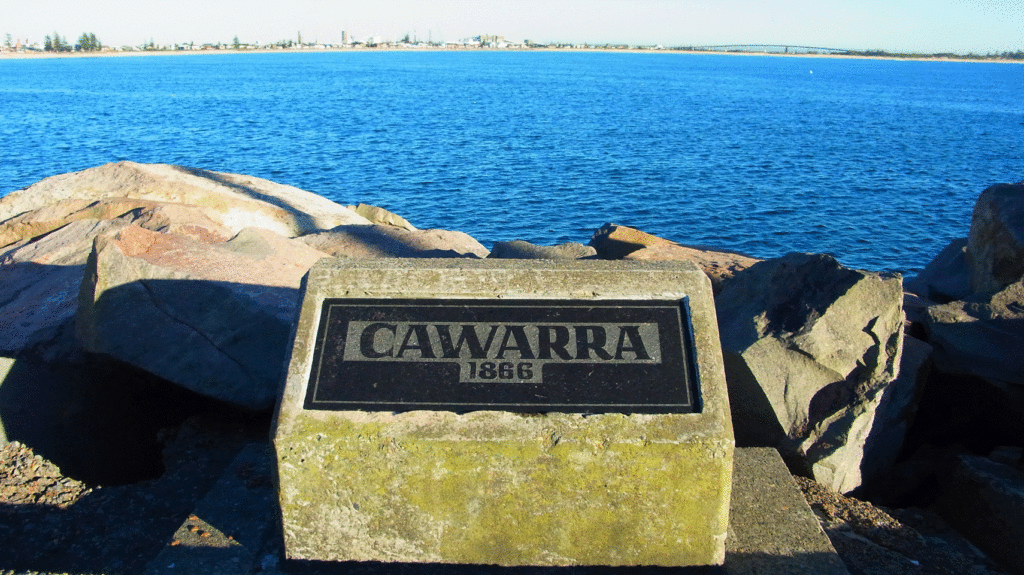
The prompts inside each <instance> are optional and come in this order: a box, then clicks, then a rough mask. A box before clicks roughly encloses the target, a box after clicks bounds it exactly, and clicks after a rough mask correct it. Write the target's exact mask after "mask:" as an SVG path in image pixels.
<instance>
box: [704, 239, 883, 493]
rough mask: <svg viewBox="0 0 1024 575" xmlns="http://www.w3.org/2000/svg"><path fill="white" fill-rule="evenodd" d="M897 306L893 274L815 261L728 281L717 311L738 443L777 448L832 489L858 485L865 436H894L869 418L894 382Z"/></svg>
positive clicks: (802, 258) (764, 268) (755, 269)
mask: <svg viewBox="0 0 1024 575" xmlns="http://www.w3.org/2000/svg"><path fill="white" fill-rule="evenodd" d="M902 301H903V291H902V281H901V278H900V277H899V276H883V275H880V274H875V273H868V272H862V271H857V270H852V269H848V268H845V267H843V266H842V265H840V264H839V263H838V262H837V261H836V260H835V259H834V258H832V257H831V256H827V255H821V254H817V255H816V254H789V255H786V256H784V257H782V258H777V259H773V260H766V261H763V262H760V263H757V264H754V265H753V266H751V267H750V268H748V269H746V270H744V271H742V272H740V273H738V274H736V276H735V277H734V278H733V279H732V280H731V281H730V282H728V283H727V284H726V286H725V289H724V290H723V291H722V293H721V294H719V296H718V297H717V298H716V307H717V308H718V323H719V330H720V332H721V338H722V353H723V356H724V359H725V368H726V379H727V381H728V385H729V396H730V404H731V406H732V410H733V425H734V427H735V433H736V440H737V444H738V445H741V446H744V445H751V446H758V445H759V446H772V447H776V448H778V449H779V450H780V452H782V453H783V455H784V456H785V457H787V458H788V459H789V460H790V461H791V462H792V461H797V462H799V464H800V465H802V466H804V467H805V468H806V470H807V471H809V472H810V473H812V474H813V476H814V478H815V480H816V481H818V482H819V483H822V484H824V485H827V486H829V487H831V488H832V489H834V490H836V491H840V492H849V491H851V490H853V489H855V488H856V487H858V486H859V485H860V484H861V483H862V475H861V466H862V465H863V464H864V460H865V459H866V458H867V459H870V458H871V454H870V453H866V452H865V444H866V442H867V441H868V437H869V435H872V434H876V433H882V434H884V433H889V432H890V431H892V430H886V429H879V426H876V425H875V419H876V418H875V416H876V413H877V411H878V409H879V406H880V405H881V404H882V402H883V399H884V398H885V397H886V393H885V390H886V388H887V387H888V386H889V384H890V382H892V381H893V380H894V379H895V378H896V376H897V374H898V369H899V362H900V357H901V352H902V347H903V310H902ZM894 395H895V394H894ZM894 395H890V397H893V396H894ZM901 440H902V438H901V437H900V438H895V437H894V438H893V441H901Z"/></svg>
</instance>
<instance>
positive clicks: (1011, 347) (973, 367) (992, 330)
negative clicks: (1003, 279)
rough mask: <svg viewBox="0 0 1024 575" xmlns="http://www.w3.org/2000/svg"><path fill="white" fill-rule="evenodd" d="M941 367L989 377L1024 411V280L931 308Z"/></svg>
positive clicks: (930, 327) (930, 322) (929, 328)
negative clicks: (993, 291) (990, 291)
mask: <svg viewBox="0 0 1024 575" xmlns="http://www.w3.org/2000/svg"><path fill="white" fill-rule="evenodd" d="M926 322H927V323H926V327H927V331H928V335H929V340H930V343H931V344H932V345H933V346H934V347H935V363H936V367H937V368H938V369H939V370H940V371H943V372H945V373H952V374H968V375H975V376H978V377H981V378H983V379H984V380H986V381H988V382H989V383H991V384H993V385H995V386H996V387H997V388H999V389H1001V390H1002V391H1003V393H1004V394H1005V395H1006V396H1007V399H1008V400H1010V401H1011V402H1012V404H1013V405H1014V407H1015V408H1016V409H1017V410H1018V411H1022V412H1024V280H1018V281H1016V282H1014V283H1011V284H1010V285H1008V286H1006V287H1005V288H1003V289H1002V290H1001V291H999V292H997V293H994V294H993V293H988V294H986V293H979V294H975V295H973V296H971V297H969V298H967V299H965V300H958V301H954V302H950V303H947V304H943V305H934V306H930V307H929V308H928V309H927V318H926Z"/></svg>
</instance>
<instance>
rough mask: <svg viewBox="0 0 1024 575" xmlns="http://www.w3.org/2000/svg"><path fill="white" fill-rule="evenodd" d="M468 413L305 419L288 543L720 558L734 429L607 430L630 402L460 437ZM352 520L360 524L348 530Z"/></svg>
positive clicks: (444, 554) (554, 559) (296, 441)
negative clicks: (723, 432) (715, 435)
mask: <svg viewBox="0 0 1024 575" xmlns="http://www.w3.org/2000/svg"><path fill="white" fill-rule="evenodd" d="M339 415H340V414H339ZM494 416H495V418H496V419H503V418H502V417H500V414H494ZM381 417H382V418H383V417H385V416H381ZM391 417H392V418H393V419H401V416H391ZM457 417H458V416H456V417H455V418H453V419H454V420H453V421H449V422H448V424H449V425H448V428H447V432H446V435H447V437H446V438H439V437H438V436H437V435H436V429H434V428H433V427H432V426H431V425H426V426H424V428H423V429H421V430H419V431H421V432H420V433H418V432H417V430H416V429H411V428H410V426H409V425H408V424H401V423H398V422H395V423H394V424H393V425H392V426H389V425H387V424H386V423H385V422H383V421H379V420H377V421H374V420H372V419H370V420H367V419H368V418H365V417H359V416H357V417H354V418H352V419H347V418H344V417H336V418H334V419H332V425H331V426H330V427H326V426H324V425H323V422H321V421H319V420H316V419H312V420H310V421H306V422H301V423H300V422H299V421H296V422H295V423H296V427H293V429H292V432H293V433H292V435H291V436H290V437H289V438H287V439H285V440H283V441H282V440H279V441H278V442H277V450H278V460H279V468H280V473H281V485H283V486H286V489H285V491H283V492H282V498H281V500H282V514H283V516H284V518H285V529H286V533H291V534H292V535H293V536H294V537H293V539H292V544H291V545H289V549H288V552H289V555H291V556H293V557H296V558H298V557H304V556H306V553H307V552H308V553H309V554H310V556H312V555H314V554H315V556H317V557H319V558H321V559H323V558H330V559H337V560H380V559H381V558H385V560H386V558H388V557H392V558H394V560H400V561H441V562H452V563H498V564H503V565H574V564H594V565H640V564H643V565H691V564H710V563H716V562H719V561H720V560H721V557H720V555H721V552H722V551H721V549H722V541H723V540H724V536H725V532H726V530H727V526H728V521H727V512H726V510H727V509H728V486H729V485H730V480H731V470H732V467H731V463H732V445H731V442H730V441H722V440H715V439H712V438H703V439H696V440H694V441H690V442H684V443H679V442H665V441H659V442H652V441H644V440H639V439H638V438H634V437H630V436H626V437H622V436H616V435H614V434H608V433H606V432H608V431H609V427H610V428H616V427H620V428H621V427H623V426H625V427H630V425H628V424H627V423H628V420H629V418H628V417H625V416H594V417H591V418H586V419H588V420H595V421H591V423H593V424H594V425H592V426H584V427H576V428H575V429H574V428H573V427H574V426H570V425H564V422H573V421H574V420H576V419H581V418H578V417H577V418H573V417H571V416H563V415H552V416H544V417H541V418H530V421H529V422H527V423H528V424H532V425H527V426H528V427H536V428H541V429H544V428H547V429H550V428H552V427H559V428H560V429H558V430H557V431H555V432H552V433H549V434H536V435H535V436H534V437H532V438H525V437H522V436H521V434H516V433H513V434H511V435H513V436H514V437H509V438H505V439H502V438H496V437H493V436H491V437H485V438H478V437H473V436H471V435H465V436H463V437H453V432H454V433H455V434H457V433H458V431H459V429H458V424H457ZM546 417H551V420H550V421H547V422H545V421H544V418H546ZM663 417H666V418H667V419H673V418H674V416H663ZM601 419H604V420H607V421H604V422H603V423H604V425H601V424H600V423H598V421H599V420H601ZM559 420H561V421H562V422H563V425H561V426H559V425H557V424H558V423H559ZM396 429H398V430H401V431H400V433H397V434H396V433H395V430H396ZM545 431H546V429H545ZM516 435H519V436H518V437H515V436H516ZM328 478H329V479H328ZM325 479H327V480H326V481H325ZM341 523H347V526H345V528H344V531H345V533H346V534H347V536H346V537H341V538H339V537H338V536H337V533H338V528H339V526H340V524H341Z"/></svg>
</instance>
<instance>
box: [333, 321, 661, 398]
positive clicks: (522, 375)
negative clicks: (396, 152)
mask: <svg viewBox="0 0 1024 575" xmlns="http://www.w3.org/2000/svg"><path fill="white" fill-rule="evenodd" d="M345 340H346V341H347V342H356V341H358V342H359V345H346V347H345V356H344V357H345V360H346V361H382V362H452V361H453V360H454V361H455V363H457V364H458V365H459V381H460V382H462V383H465V382H470V381H478V382H488V381H492V382H500V381H506V382H528V383H541V382H543V379H542V374H543V372H544V369H543V368H544V366H545V365H547V364H548V363H604V362H613V363H660V362H661V342H660V339H659V337H658V326H657V324H654V323H641V324H624V323H609V324H600V325H594V324H583V325H574V324H567V323H561V324H552V323H534V324H528V323H510V324H498V323H480V322H475V323H450V322H449V323H414V322H391V323H389V322H380V321H372V322H371V321H353V322H350V323H349V324H348V334H347V336H346V338H345Z"/></svg>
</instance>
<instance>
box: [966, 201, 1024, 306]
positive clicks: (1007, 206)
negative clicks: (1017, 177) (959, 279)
mask: <svg viewBox="0 0 1024 575" xmlns="http://www.w3.org/2000/svg"><path fill="white" fill-rule="evenodd" d="M966 261H967V267H968V268H969V269H970V271H971V289H972V291H975V292H995V291H999V290H1001V289H1003V288H1004V287H1006V286H1008V285H1010V284H1011V283H1013V282H1015V281H1017V280H1019V279H1021V277H1024V182H1022V183H1020V184H996V185H994V186H991V187H989V188H988V189H986V190H985V191H984V192H982V193H981V195H980V196H978V201H977V202H976V203H975V204H974V213H973V215H972V216H971V231H970V234H968V236H967V250H966Z"/></svg>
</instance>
